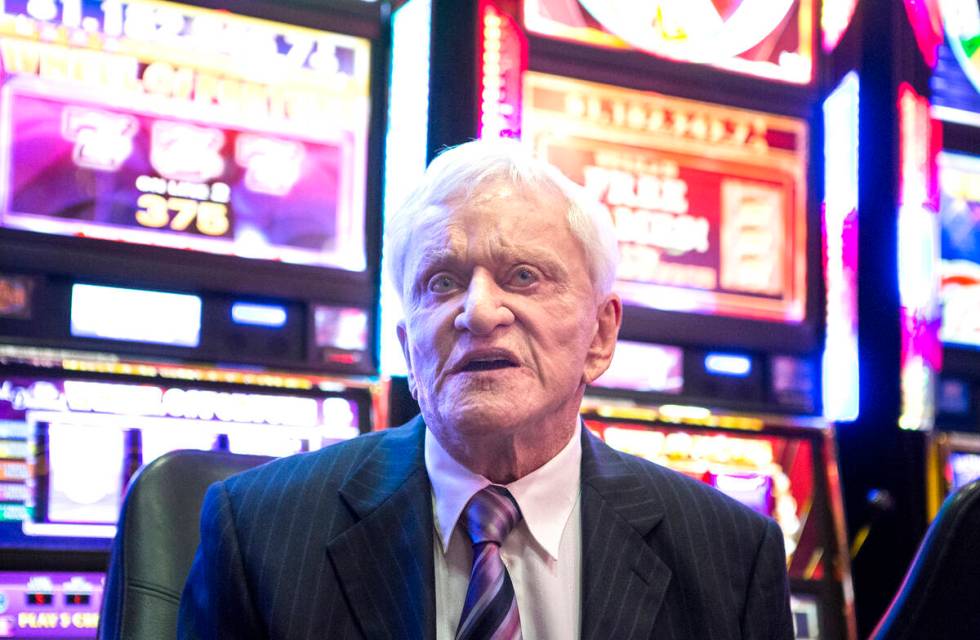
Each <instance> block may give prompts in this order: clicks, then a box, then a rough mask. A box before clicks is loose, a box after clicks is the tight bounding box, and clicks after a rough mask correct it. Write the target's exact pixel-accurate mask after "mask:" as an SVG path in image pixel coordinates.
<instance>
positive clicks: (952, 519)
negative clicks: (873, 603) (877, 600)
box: [871, 480, 980, 640]
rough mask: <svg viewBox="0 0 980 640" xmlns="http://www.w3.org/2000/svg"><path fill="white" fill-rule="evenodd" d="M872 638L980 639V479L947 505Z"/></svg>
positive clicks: (933, 525) (947, 502) (896, 639)
mask: <svg viewBox="0 0 980 640" xmlns="http://www.w3.org/2000/svg"><path fill="white" fill-rule="evenodd" d="M871 638H872V639H873V640H904V639H905V638H910V639H911V638H934V639H940V640H941V639H943V638H957V639H960V638H980V480H977V481H974V482H972V483H970V484H968V485H966V486H964V487H961V488H960V490H959V491H957V492H956V493H954V494H953V495H951V496H949V497H948V498H947V499H946V501H945V502H944V503H943V506H942V508H941V509H940V510H939V514H938V515H937V516H936V519H935V520H933V522H932V525H931V526H930V527H929V530H928V531H927V532H926V535H925V538H923V540H922V544H921V545H919V551H918V553H917V554H916V556H915V559H914V560H913V561H912V566H911V567H909V571H908V573H907V574H906V575H905V580H904V581H903V582H902V586H901V587H899V589H898V593H897V594H896V595H895V598H894V600H892V603H891V605H890V606H889V607H888V611H886V612H885V615H884V616H883V617H882V619H881V621H880V622H879V623H878V626H877V627H876V628H875V630H874V631H873V632H872V634H871Z"/></svg>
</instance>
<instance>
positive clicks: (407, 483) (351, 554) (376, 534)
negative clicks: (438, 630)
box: [327, 418, 435, 639]
mask: <svg viewBox="0 0 980 640" xmlns="http://www.w3.org/2000/svg"><path fill="white" fill-rule="evenodd" d="M424 433H425V425H424V424H423V422H422V420H421V418H416V419H415V420H413V421H412V422H410V423H408V424H407V425H405V426H403V427H399V428H398V429H394V430H392V431H390V432H388V433H386V434H385V435H384V436H383V437H382V439H381V442H380V443H379V444H378V446H377V447H376V448H375V449H374V451H372V452H371V453H370V454H369V455H368V457H367V458H366V459H365V460H364V462H363V463H362V464H361V465H360V466H359V467H358V468H357V469H355V470H354V472H353V473H351V476H350V478H348V479H347V481H346V482H345V483H344V485H343V486H342V487H341V488H340V495H341V499H342V500H343V501H344V502H345V503H346V504H347V506H348V507H349V508H350V509H351V511H352V512H353V514H354V518H355V523H354V525H353V526H351V527H350V528H349V529H347V530H346V531H344V532H342V533H341V534H340V535H338V536H336V537H335V538H334V539H333V540H331V541H330V542H329V543H328V544H327V553H328V555H329V557H330V560H331V562H332V563H333V566H334V568H335V570H336V572H337V575H338V578H339V580H340V583H341V585H342V586H343V589H344V592H345V594H346V595H347V601H348V603H349V604H350V607H351V610H352V611H353V613H354V615H355V617H356V618H357V620H358V623H359V624H360V628H361V630H362V631H363V632H364V635H365V637H368V638H381V637H398V638H420V639H421V638H428V639H431V638H434V636H435V599H434V595H433V589H432V585H433V583H434V577H433V561H432V526H433V525H432V502H431V500H432V499H431V492H430V488H429V479H428V476H427V474H426V472H425V463H424V453H423V442H424Z"/></svg>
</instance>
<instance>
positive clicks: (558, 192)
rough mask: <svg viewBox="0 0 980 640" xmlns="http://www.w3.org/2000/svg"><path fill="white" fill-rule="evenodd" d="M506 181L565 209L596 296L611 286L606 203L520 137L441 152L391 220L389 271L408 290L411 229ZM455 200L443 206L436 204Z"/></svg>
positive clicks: (611, 241) (612, 243) (614, 253)
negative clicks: (534, 153)
mask: <svg viewBox="0 0 980 640" xmlns="http://www.w3.org/2000/svg"><path fill="white" fill-rule="evenodd" d="M502 181H503V182H506V183H508V184H510V185H512V186H514V187H517V188H519V189H522V190H526V192H528V193H532V194H536V195H548V196H551V197H552V198H553V199H554V201H557V202H558V203H559V204H560V205H561V206H563V207H564V208H565V216H566V219H567V220H568V227H569V229H570V230H571V232H572V235H573V236H574V237H575V238H576V239H577V240H578V242H579V243H580V244H581V245H582V249H583V251H584V252H585V259H586V263H587V264H588V268H589V278H590V280H591V281H592V286H593V289H594V290H595V292H596V294H597V295H598V296H605V295H606V294H608V293H609V292H610V291H612V286H613V281H614V280H615V278H616V266H617V264H618V262H619V247H618V245H617V242H616V230H615V228H614V226H613V223H612V218H611V217H610V216H609V213H608V211H607V210H606V208H605V207H603V206H602V205H600V204H599V203H598V202H596V201H594V200H592V199H590V198H589V197H588V196H587V195H586V194H585V191H584V189H583V188H582V187H581V186H579V185H577V184H575V183H574V182H572V181H571V180H569V179H568V178H567V177H565V175H564V174H562V172H561V171H559V170H558V169H557V168H555V167H554V166H552V165H551V164H548V163H547V162H545V161H543V160H539V159H537V158H535V157H534V156H532V155H531V154H530V152H529V151H528V150H527V149H525V148H524V147H523V146H522V145H521V144H520V143H519V142H517V141H514V140H506V139H488V140H473V141H471V142H466V143H463V144H461V145H458V146H455V147H450V148H448V149H446V150H445V151H443V152H441V153H440V154H439V155H438V156H437V157H436V158H435V159H434V160H433V161H432V163H431V164H429V167H428V168H427V169H426V171H425V175H424V176H423V177H422V181H421V182H420V184H419V185H418V187H416V188H415V190H414V191H413V192H412V193H411V195H409V196H408V198H407V199H406V200H405V202H404V204H402V206H401V207H400V208H399V209H398V210H397V211H396V213H395V214H394V215H393V216H392V217H391V219H390V220H388V221H387V228H386V229H385V242H384V251H385V257H386V262H387V270H388V276H389V277H390V278H391V281H392V282H393V283H394V285H395V288H396V290H397V291H398V294H399V295H400V296H403V295H404V284H405V283H404V278H405V261H406V258H407V257H408V251H409V243H410V240H411V235H412V231H413V230H414V229H415V228H416V227H417V226H418V225H419V224H421V223H422V222H423V221H427V220H429V219H431V217H432V215H433V214H435V215H440V214H441V215H449V213H450V212H451V210H452V208H454V207H458V206H460V205H461V204H465V203H467V202H470V201H472V200H473V199H474V198H476V197H477V196H478V195H480V193H481V190H482V189H483V188H484V187H486V186H489V185H492V184H495V183H499V182H502ZM447 204H449V205H452V207H439V206H438V205H447Z"/></svg>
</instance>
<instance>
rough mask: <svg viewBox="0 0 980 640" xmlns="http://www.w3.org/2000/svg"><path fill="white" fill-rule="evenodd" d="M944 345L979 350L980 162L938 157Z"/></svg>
mask: <svg viewBox="0 0 980 640" xmlns="http://www.w3.org/2000/svg"><path fill="white" fill-rule="evenodd" d="M939 169H940V173H939V184H940V218H941V221H942V236H941V250H940V254H941V257H942V262H941V266H940V273H941V277H942V284H941V286H940V297H941V299H942V306H943V325H942V330H941V332H940V337H941V338H942V340H943V342H945V343H947V344H952V345H957V346H968V347H973V348H977V349H980V313H978V310H980V158H977V157H975V156H966V155H960V154H955V153H949V152H944V153H941V154H939Z"/></svg>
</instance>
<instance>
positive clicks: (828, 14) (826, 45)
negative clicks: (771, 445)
mask: <svg viewBox="0 0 980 640" xmlns="http://www.w3.org/2000/svg"><path fill="white" fill-rule="evenodd" d="M856 6H857V0H823V2H821V3H820V30H821V31H823V50H824V52H825V53H830V52H831V51H833V50H834V49H835V48H836V47H837V43H838V42H840V39H841V37H843V35H844V32H845V31H847V27H848V26H849V25H850V24H851V18H853V17H854V8H855V7H856Z"/></svg>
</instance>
